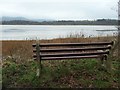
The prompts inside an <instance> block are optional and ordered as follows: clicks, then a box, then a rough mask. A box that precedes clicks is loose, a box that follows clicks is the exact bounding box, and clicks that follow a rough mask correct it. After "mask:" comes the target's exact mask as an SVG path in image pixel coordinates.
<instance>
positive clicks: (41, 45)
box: [32, 41, 114, 47]
mask: <svg viewBox="0 0 120 90" xmlns="http://www.w3.org/2000/svg"><path fill="white" fill-rule="evenodd" d="M113 44H114V42H113V41H112V42H89V43H44V44H43V43H41V44H40V45H39V46H40V47H50V46H89V45H113ZM32 46H33V47H36V44H33V45H32Z"/></svg>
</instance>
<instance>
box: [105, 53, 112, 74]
mask: <svg viewBox="0 0 120 90" xmlns="http://www.w3.org/2000/svg"><path fill="white" fill-rule="evenodd" d="M105 61H106V68H107V71H108V72H111V59H109V58H108V56H107V55H106V56H105Z"/></svg>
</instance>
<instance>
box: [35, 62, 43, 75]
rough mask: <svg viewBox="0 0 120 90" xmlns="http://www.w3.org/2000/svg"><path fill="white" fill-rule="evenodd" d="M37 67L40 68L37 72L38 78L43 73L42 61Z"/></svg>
mask: <svg viewBox="0 0 120 90" xmlns="http://www.w3.org/2000/svg"><path fill="white" fill-rule="evenodd" d="M37 66H38V68H37V71H36V76H37V77H40V75H41V71H42V64H41V61H39V62H37Z"/></svg>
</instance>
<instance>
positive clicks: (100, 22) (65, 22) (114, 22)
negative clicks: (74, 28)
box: [0, 19, 118, 25]
mask: <svg viewBox="0 0 120 90" xmlns="http://www.w3.org/2000/svg"><path fill="white" fill-rule="evenodd" d="M0 23H1V24H2V25H118V20H115V19H97V20H91V21H90V20H80V21H73V20H59V21H42V22H37V21H26V20H12V21H1V22H0Z"/></svg>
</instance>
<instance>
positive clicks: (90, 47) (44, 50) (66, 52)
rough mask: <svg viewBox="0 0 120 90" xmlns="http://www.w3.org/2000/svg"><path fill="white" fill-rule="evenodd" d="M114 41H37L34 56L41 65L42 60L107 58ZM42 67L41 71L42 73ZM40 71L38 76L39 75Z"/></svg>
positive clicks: (102, 59) (34, 45)
mask: <svg viewBox="0 0 120 90" xmlns="http://www.w3.org/2000/svg"><path fill="white" fill-rule="evenodd" d="M113 45H114V42H113V41H111V42H90V43H40V44H39V43H36V44H33V45H32V46H33V48H34V49H33V52H34V55H33V58H34V60H37V61H38V63H39V64H40V67H41V61H42V60H70V59H83V58H99V60H101V61H102V64H103V61H104V60H107V57H108V55H109V52H110V50H111V48H112V46H113ZM40 67H39V69H38V70H39V71H37V72H39V73H40ZM39 73H38V76H39Z"/></svg>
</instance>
